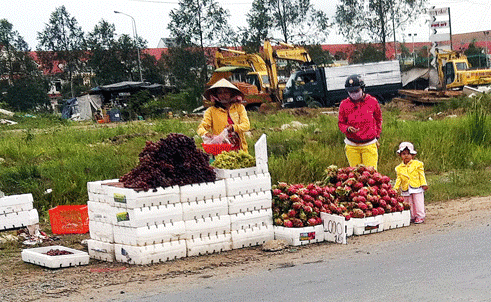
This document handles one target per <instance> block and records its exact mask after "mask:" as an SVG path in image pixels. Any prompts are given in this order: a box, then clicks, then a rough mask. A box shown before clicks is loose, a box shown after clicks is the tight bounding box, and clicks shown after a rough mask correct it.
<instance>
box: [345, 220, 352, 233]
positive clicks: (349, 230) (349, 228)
mask: <svg viewBox="0 0 491 302" xmlns="http://www.w3.org/2000/svg"><path fill="white" fill-rule="evenodd" d="M350 236H353V220H352V219H350V220H346V237H350Z"/></svg>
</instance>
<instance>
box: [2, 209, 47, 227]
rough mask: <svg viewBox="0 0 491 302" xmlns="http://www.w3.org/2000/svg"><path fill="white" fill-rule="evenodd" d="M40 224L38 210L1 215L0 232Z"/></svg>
mask: <svg viewBox="0 0 491 302" xmlns="http://www.w3.org/2000/svg"><path fill="white" fill-rule="evenodd" d="M38 222H39V215H38V211H37V210H36V209H31V210H28V211H22V212H13V213H8V214H0V230H8V229H15V228H20V227H25V226H28V225H33V224H36V223H38Z"/></svg>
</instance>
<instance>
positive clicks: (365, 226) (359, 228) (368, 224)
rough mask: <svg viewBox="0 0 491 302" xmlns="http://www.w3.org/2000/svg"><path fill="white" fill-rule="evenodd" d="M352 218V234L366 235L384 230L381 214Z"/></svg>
mask: <svg viewBox="0 0 491 302" xmlns="http://www.w3.org/2000/svg"><path fill="white" fill-rule="evenodd" d="M350 220H353V234H354V235H366V234H371V233H378V232H382V231H383V230H384V217H383V215H377V216H371V217H365V218H351V219H350Z"/></svg>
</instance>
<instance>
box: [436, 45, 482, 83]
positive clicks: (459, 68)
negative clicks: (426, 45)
mask: <svg viewBox="0 0 491 302" xmlns="http://www.w3.org/2000/svg"><path fill="white" fill-rule="evenodd" d="M436 59H437V64H438V78H439V80H440V85H441V87H440V88H442V89H445V90H446V89H462V88H463V87H464V86H478V85H488V84H491V69H470V68H471V66H470V64H469V61H468V60H467V57H466V56H465V55H464V54H462V53H458V52H456V51H452V50H444V49H437V51H436Z"/></svg>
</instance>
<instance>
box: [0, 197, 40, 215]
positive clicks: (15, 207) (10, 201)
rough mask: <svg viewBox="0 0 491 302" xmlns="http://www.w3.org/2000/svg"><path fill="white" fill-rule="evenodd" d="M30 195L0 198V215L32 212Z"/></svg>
mask: <svg viewBox="0 0 491 302" xmlns="http://www.w3.org/2000/svg"><path fill="white" fill-rule="evenodd" d="M33 202H34V200H33V198H32V194H31V193H28V194H20V195H9V196H4V197H2V198H0V214H8V213H15V212H24V211H29V210H32V208H33V207H32V203H33Z"/></svg>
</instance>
